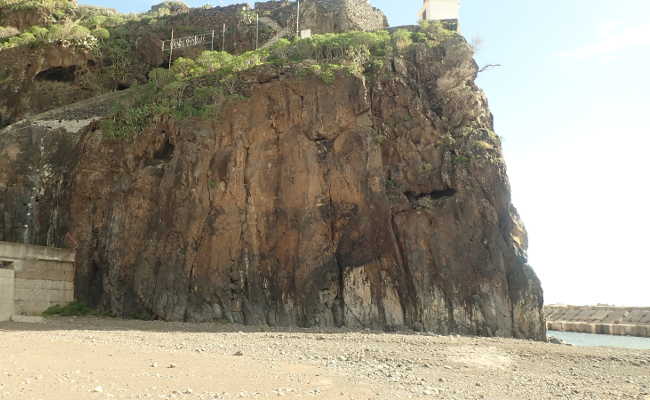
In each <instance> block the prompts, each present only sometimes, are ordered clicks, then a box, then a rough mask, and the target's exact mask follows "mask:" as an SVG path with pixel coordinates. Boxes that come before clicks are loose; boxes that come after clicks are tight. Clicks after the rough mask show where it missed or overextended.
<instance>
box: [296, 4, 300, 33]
mask: <svg viewBox="0 0 650 400" xmlns="http://www.w3.org/2000/svg"><path fill="white" fill-rule="evenodd" d="M296 2H297V3H298V11H296V36H297V37H298V38H300V0H296Z"/></svg>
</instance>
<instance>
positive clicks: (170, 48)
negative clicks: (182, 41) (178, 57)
mask: <svg viewBox="0 0 650 400" xmlns="http://www.w3.org/2000/svg"><path fill="white" fill-rule="evenodd" d="M173 52H174V28H172V40H170V41H169V69H172V53H173Z"/></svg>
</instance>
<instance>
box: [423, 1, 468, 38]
mask: <svg viewBox="0 0 650 400" xmlns="http://www.w3.org/2000/svg"><path fill="white" fill-rule="evenodd" d="M418 17H419V19H420V20H426V21H442V22H443V23H446V24H447V27H448V28H449V29H452V30H456V31H457V30H459V29H458V28H459V26H458V25H459V24H458V20H459V17H460V0H424V6H423V7H422V9H421V10H420V12H419V14H418Z"/></svg>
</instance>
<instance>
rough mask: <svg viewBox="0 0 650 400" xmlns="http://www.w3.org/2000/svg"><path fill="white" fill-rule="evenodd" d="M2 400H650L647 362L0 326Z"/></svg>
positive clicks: (481, 343)
mask: <svg viewBox="0 0 650 400" xmlns="http://www.w3.org/2000/svg"><path fill="white" fill-rule="evenodd" d="M0 354H1V355H2V358H1V359H0V399H2V400H38V399H43V400H50V399H51V400H67V399H75V400H76V399H83V400H86V399H90V400H93V399H179V400H194V399H197V400H198V399H202V400H203V399H206V400H207V399H239V398H251V399H265V398H277V397H282V398H287V399H312V398H321V399H411V398H412V399H517V400H520V399H643V400H646V399H650V352H648V351H635V350H620V349H611V348H579V347H571V346H563V345H555V344H546V343H536V342H529V341H522V340H511V339H491V338H476V337H455V336H436V335H428V334H414V333H391V334H387V333H380V332H349V331H307V330H291V329H282V330H272V329H269V328H252V327H245V326H239V325H218V324H185V323H164V322H144V321H132V320H129V321H125V320H116V319H97V318H54V319H48V320H47V321H46V322H45V323H40V324H20V323H15V322H11V323H0Z"/></svg>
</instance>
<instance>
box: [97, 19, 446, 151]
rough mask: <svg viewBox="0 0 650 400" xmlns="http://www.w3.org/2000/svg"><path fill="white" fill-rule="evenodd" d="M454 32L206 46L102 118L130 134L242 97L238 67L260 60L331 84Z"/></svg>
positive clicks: (117, 134) (425, 29) (120, 134)
mask: <svg viewBox="0 0 650 400" xmlns="http://www.w3.org/2000/svg"><path fill="white" fill-rule="evenodd" d="M454 35H455V33H452V32H450V31H447V30H445V29H444V28H442V26H441V25H440V24H423V25H422V27H421V29H420V31H416V32H411V31H406V30H397V31H394V32H392V33H390V32H388V31H378V32H346V33H339V34H333V33H332V34H324V35H315V36H312V37H311V38H306V39H298V40H293V41H289V40H287V39H281V40H279V41H278V42H277V43H275V44H274V45H273V46H271V47H269V48H265V49H260V50H255V51H249V52H245V53H243V54H240V55H232V54H229V53H226V52H221V51H205V52H203V53H202V54H201V55H200V56H198V57H197V58H196V59H190V58H183V57H181V58H178V59H176V60H175V61H174V63H173V65H172V66H171V69H169V70H168V69H163V68H156V69H154V70H152V71H151V72H150V73H149V82H148V83H146V84H144V85H140V86H139V87H137V88H133V91H134V94H135V95H134V97H132V98H131V102H130V103H129V104H128V105H118V106H117V109H116V112H115V114H114V115H113V117H111V118H109V119H106V120H104V121H102V123H101V127H102V131H103V132H104V134H105V135H107V136H109V137H113V138H128V137H133V135H137V134H139V133H141V132H142V131H143V130H144V129H145V128H146V127H147V126H149V125H150V124H151V123H152V122H153V121H154V119H156V118H159V117H163V116H167V117H174V118H175V119H177V120H183V119H187V118H191V117H208V116H212V117H214V116H215V115H218V111H219V109H220V106H222V105H223V104H224V102H226V101H228V100H229V99H232V98H241V97H242V96H241V94H240V93H239V92H238V85H239V83H240V82H239V81H238V79H237V77H238V73H240V72H242V71H245V70H249V69H251V68H253V67H257V66H260V65H265V64H269V65H274V66H282V65H293V66H294V67H295V71H296V73H297V74H299V75H303V76H307V75H312V76H317V77H319V78H321V79H322V80H323V81H324V82H325V83H328V84H330V83H332V82H333V81H334V78H335V76H336V74H337V73H346V74H351V75H360V74H373V73H376V72H378V71H380V70H381V69H382V68H383V66H384V63H385V59H386V57H388V56H390V55H395V54H399V53H400V52H403V51H406V50H407V49H409V48H410V47H411V46H413V45H415V44H423V45H427V46H436V45H438V44H439V43H440V41H441V40H444V39H446V38H450V37H453V36H454Z"/></svg>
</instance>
